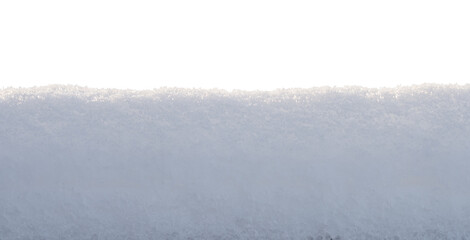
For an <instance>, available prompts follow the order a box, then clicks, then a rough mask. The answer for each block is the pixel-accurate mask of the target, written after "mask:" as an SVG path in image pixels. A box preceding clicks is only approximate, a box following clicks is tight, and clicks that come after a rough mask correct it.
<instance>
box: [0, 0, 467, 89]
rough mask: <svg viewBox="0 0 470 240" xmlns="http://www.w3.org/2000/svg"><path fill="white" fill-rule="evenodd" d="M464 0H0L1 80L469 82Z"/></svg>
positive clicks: (205, 84) (119, 84)
mask: <svg viewBox="0 0 470 240" xmlns="http://www.w3.org/2000/svg"><path fill="white" fill-rule="evenodd" d="M469 43H470V4H469V1H455V0H446V1H433V0H426V1H420V0H394V1H384V0H373V1H372V0H371V1H365V0H358V1H297V0H289V1H276V0H270V1H264V0H263V1H261V0H237V1H226V0H217V1H216V0H214V1H209V0H200V1H183V0H167V1H142V0H132V1H122V0H114V1H109V0H81V1H68V0H57V1H53V0H44V1H29V0H2V1H0V87H7V86H34V85H36V86H39V85H47V84H53V83H60V84H78V85H84V86H85V85H86V86H90V87H115V88H134V89H143V88H154V87H160V86H178V87H198V88H199V87H201V88H212V87H217V88H226V89H233V88H239V89H274V88H282V87H312V86H321V85H336V86H342V85H363V86H369V87H377V86H395V85H398V84H400V85H409V84H418V83H423V82H435V83H459V84H464V83H469V82H470V44H469Z"/></svg>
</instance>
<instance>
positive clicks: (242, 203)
mask: <svg viewBox="0 0 470 240" xmlns="http://www.w3.org/2000/svg"><path fill="white" fill-rule="evenodd" d="M0 166H1V167H0V239H1V240H10V239H51V240H54V239H113V240H119V239H320V237H323V239H327V238H326V236H327V235H329V236H331V237H332V238H340V239H470V188H469V184H470V85H466V86H458V85H445V86H444V85H421V86H413V87H398V88H387V89H369V88H361V87H347V88H331V87H325V88H312V89H286V90H277V91H269V92H267V91H266V92H256V91H255V92H246V91H232V92H227V91H223V90H197V89H175V88H162V89H155V90H152V91H131V90H97V89H89V88H82V87H77V86H48V87H40V88H6V89H3V90H0Z"/></svg>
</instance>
